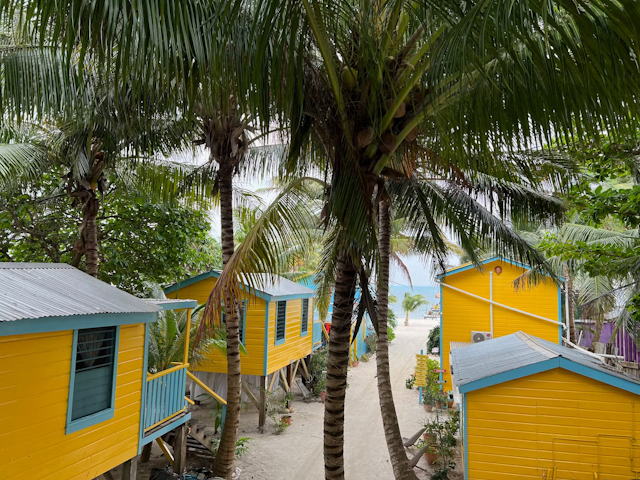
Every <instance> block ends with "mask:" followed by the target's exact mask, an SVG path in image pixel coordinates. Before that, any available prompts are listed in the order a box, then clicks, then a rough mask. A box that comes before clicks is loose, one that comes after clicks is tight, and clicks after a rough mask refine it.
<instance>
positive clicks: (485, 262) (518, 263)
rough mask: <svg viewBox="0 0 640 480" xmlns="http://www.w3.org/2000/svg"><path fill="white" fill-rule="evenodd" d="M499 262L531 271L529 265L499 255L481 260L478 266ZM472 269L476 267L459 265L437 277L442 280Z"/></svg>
mask: <svg viewBox="0 0 640 480" xmlns="http://www.w3.org/2000/svg"><path fill="white" fill-rule="evenodd" d="M498 260H501V261H503V262H505V263H510V264H511V265H513V266H515V267H520V268H524V269H525V270H531V267H530V266H529V265H525V264H524V263H520V262H516V261H515V260H511V259H509V258H506V257H501V256H499V255H496V256H494V257H491V258H488V259H486V260H482V261H481V262H480V265H487V264H488V263H491V262H495V261H498ZM472 268H476V266H475V265H474V264H473V263H472V264H469V265H461V266H460V267H458V268H454V269H452V270H448V271H446V272H444V273H440V274H438V275H437V277H438V278H442V277H446V276H448V275H455V274H456V273H461V272H465V271H467V270H471V269H472Z"/></svg>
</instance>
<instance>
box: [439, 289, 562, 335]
mask: <svg viewBox="0 0 640 480" xmlns="http://www.w3.org/2000/svg"><path fill="white" fill-rule="evenodd" d="M440 285H442V286H444V287H447V288H450V289H451V290H455V291H456V292H460V293H464V294H465V295H468V296H470V297H473V298H477V299H478V300H482V301H483V302H488V303H490V304H491V305H495V306H496V307H500V308H506V309H507V310H511V311H512V312H516V313H521V314H523V315H527V316H529V317H533V318H537V319H538V320H544V321H545V322H550V323H553V324H554V325H564V324H563V323H562V322H558V321H557V320H552V319H550V318H546V317H542V316H540V315H536V314H534V313H530V312H525V311H524V310H520V309H519V308H514V307H510V306H509V305H503V304H502V303H498V302H494V301H493V300H490V299H488V298H484V297H481V296H479V295H475V294H473V293H469V292H467V291H465V290H462V289H461V288H457V287H454V286H452V285H447V284H446V283H442V282H440Z"/></svg>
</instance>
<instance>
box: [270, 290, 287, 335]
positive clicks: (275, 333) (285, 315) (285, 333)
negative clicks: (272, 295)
mask: <svg viewBox="0 0 640 480" xmlns="http://www.w3.org/2000/svg"><path fill="white" fill-rule="evenodd" d="M280 302H284V335H283V336H282V338H281V339H280V340H278V303H280ZM273 333H274V335H273V339H274V344H275V345H282V344H283V343H284V342H286V341H287V301H286V300H279V301H278V302H276V328H275V330H274V332H273Z"/></svg>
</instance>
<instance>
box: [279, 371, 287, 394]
mask: <svg viewBox="0 0 640 480" xmlns="http://www.w3.org/2000/svg"><path fill="white" fill-rule="evenodd" d="M288 368H289V367H287V370H288ZM280 377H281V380H282V386H283V387H284V391H285V392H287V393H289V381H288V378H289V377H288V375H287V371H286V370H285V369H284V368H283V369H282V370H280Z"/></svg>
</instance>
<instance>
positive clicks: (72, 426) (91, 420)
mask: <svg viewBox="0 0 640 480" xmlns="http://www.w3.org/2000/svg"><path fill="white" fill-rule="evenodd" d="M111 326H115V327H116V337H115V346H114V355H113V377H112V380H111V402H110V406H109V408H106V409H104V410H101V411H100V412H97V413H93V414H91V415H87V416H86V417H82V418H78V419H76V420H71V417H72V410H73V390H74V387H75V378H76V356H77V354H78V331H79V330H74V331H73V345H72V348H71V374H70V377H69V399H68V401H67V424H66V428H65V432H66V435H69V434H71V433H74V432H78V431H80V430H84V429H85V428H89V427H92V426H94V425H97V424H99V423H102V422H106V421H107V420H111V419H112V418H113V417H114V415H115V410H116V408H115V405H116V379H117V377H118V350H119V349H120V325H111Z"/></svg>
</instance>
